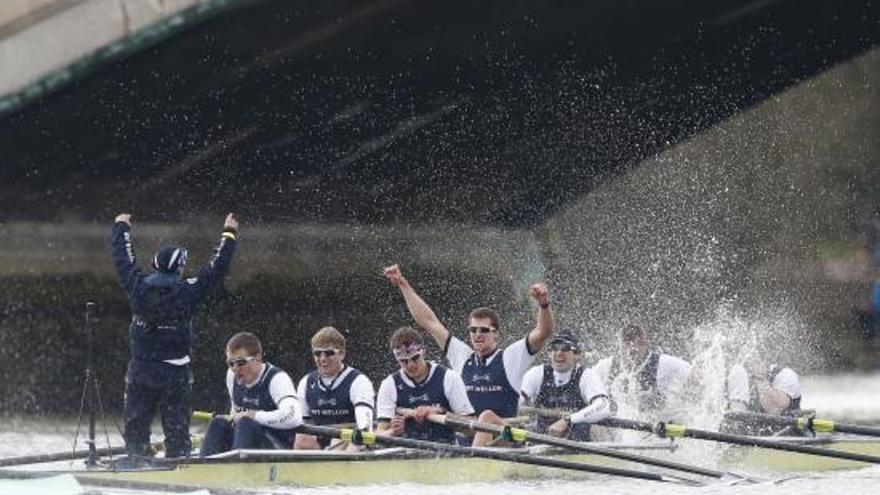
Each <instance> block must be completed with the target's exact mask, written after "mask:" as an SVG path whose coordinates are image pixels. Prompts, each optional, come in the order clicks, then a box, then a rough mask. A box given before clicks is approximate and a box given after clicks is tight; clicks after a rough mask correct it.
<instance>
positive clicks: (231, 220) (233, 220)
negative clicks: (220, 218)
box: [223, 213, 238, 230]
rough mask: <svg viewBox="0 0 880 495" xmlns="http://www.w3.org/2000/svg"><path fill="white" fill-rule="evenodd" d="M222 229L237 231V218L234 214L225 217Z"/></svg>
mask: <svg viewBox="0 0 880 495" xmlns="http://www.w3.org/2000/svg"><path fill="white" fill-rule="evenodd" d="M223 228H230V229H235V230H238V217H236V216H235V213H230V214H228V215H226V220H225V221H224V222H223Z"/></svg>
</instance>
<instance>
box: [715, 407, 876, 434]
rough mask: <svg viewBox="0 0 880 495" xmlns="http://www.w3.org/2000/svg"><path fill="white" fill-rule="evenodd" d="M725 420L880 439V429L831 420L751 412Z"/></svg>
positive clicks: (731, 416)
mask: <svg viewBox="0 0 880 495" xmlns="http://www.w3.org/2000/svg"><path fill="white" fill-rule="evenodd" d="M724 417H725V419H729V420H733V421H741V422H743V423H751V422H763V423H765V424H771V425H778V426H788V427H791V428H797V429H799V430H801V431H809V432H815V433H833V432H836V433H852V434H855V435H867V436H872V437H880V428H875V427H871V426H861V425H850V424H845V423H837V422H836V421H831V420H829V419H815V418H811V417H806V418H792V417H788V416H771V415H769V414H758V413H751V412H729V413H727V414H725V415H724Z"/></svg>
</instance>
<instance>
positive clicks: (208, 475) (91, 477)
mask: <svg viewBox="0 0 880 495" xmlns="http://www.w3.org/2000/svg"><path fill="white" fill-rule="evenodd" d="M792 440H793V441H794V440H795V439H792ZM797 441H799V442H800V443H806V444H810V445H816V446H821V447H823V448H828V449H833V450H841V451H847V452H858V453H863V454H871V455H878V456H880V441H874V440H869V441H865V440H860V439H847V440H845V441H830V440H828V439H819V440H808V439H799V440H797ZM663 445H668V444H661V445H653V446H646V447H642V448H632V449H625V450H629V451H632V452H637V453H640V454H642V455H650V456H656V457H662V458H665V459H669V460H677V461H681V459H680V458H678V459H677V455H676V453H675V452H672V451H670V449H668V448H663ZM618 447H619V446H618ZM554 455H555V456H556V457H558V458H562V459H566V460H572V461H577V462H583V463H590V464H596V465H603V466H614V467H626V468H630V469H640V470H651V471H658V472H661V471H662V472H668V471H664V470H657V469H652V468H650V467H646V466H644V465H639V464H635V463H632V462H626V461H621V460H617V459H611V458H608V457H602V456H597V455H592V454H558V453H557V454H554ZM267 456H271V457H273V459H272V460H265V458H266V457H267ZM196 462H198V461H196ZM719 464H720V465H721V467H722V468H723V469H729V470H732V471H735V472H738V473H755V474H757V473H773V472H795V471H827V470H843V469H859V468H862V467H865V466H867V464H865V463H861V462H855V461H847V460H839V459H833V458H825V457H819V456H814V455H805V454H798V453H792V452H785V451H778V450H768V449H760V448H754V447H739V446H736V447H730V448H728V449H726V450H725V451H724V453H723V455H722V459H721V460H720V463H719ZM705 467H717V466H705ZM74 474H75V475H76V477H77V478H78V479H79V480H80V481H81V482H84V483H87V484H89V483H92V484H109V485H115V486H138V487H150V486H154V487H162V486H175V487H199V488H209V489H210V488H215V489H226V488H244V489H254V488H270V487H278V486H285V487H291V486H293V487H319V486H346V485H349V486H350V485H368V484H369V485H376V484H397V483H416V484H434V485H436V484H442V485H449V484H456V483H475V482H484V483H491V482H497V481H515V480H532V479H542V478H544V479H560V478H563V479H582V478H584V477H591V476H593V477H594V476H596V475H595V474H590V473H583V472H575V471H569V470H564V469H558V468H547V467H537V466H529V465H522V464H516V463H511V462H505V461H497V460H491V459H483V458H472V457H433V456H429V455H425V454H424V453H417V452H413V451H407V450H405V449H383V450H379V451H376V452H373V453H366V454H345V453H329V452H320V453H314V452H306V451H287V452H283V453H281V452H279V451H245V452H240V453H237V454H236V457H230V458H226V459H223V460H220V461H219V462H218V463H205V464H200V463H193V464H186V463H182V464H178V465H169V466H167V467H163V468H151V469H146V470H130V471H110V470H90V471H78V472H74ZM697 478H698V477H697Z"/></svg>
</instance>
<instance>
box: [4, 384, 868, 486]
mask: <svg viewBox="0 0 880 495" xmlns="http://www.w3.org/2000/svg"><path fill="white" fill-rule="evenodd" d="M803 390H804V404H803V406H804V407H805V408H815V409H817V410H818V412H819V416H820V417H823V418H828V419H835V420H838V421H843V420H845V421H849V422H858V423H871V424H878V423H880V374H878V375H837V376H826V377H808V378H805V379H804V381H803ZM108 423H109V424H108V426H107V428H106V432H105V428H104V427H103V426H99V428H98V436H99V438H100V444H101V445H105V444H106V439H107V438H109V439H110V442H111V444H114V445H119V444H120V443H121V439H120V436H119V434H118V432H116V431H115V428H116V427H115V425H113V424H112V421H108ZM76 432H77V427H76V420H75V419H73V420H71V419H67V418H65V419H54V420H53V419H46V418H40V419H36V418H6V420H5V421H3V422H2V425H0V457H10V456H18V455H26V454H35V453H44V452H58V451H65V450H70V449H71V448H72V447H73V440H74V437H75V435H76ZM84 434H85V425H83V426H82V427H81V428H80V431H79V436H80V439H82V438H83V436H84ZM80 448H81V447H80ZM715 450H716V449H715V448H714V447H713V446H712V445H711V444H707V443H705V442H692V443H690V444H686V445H683V446H682V448H680V449H679V451H678V452H676V457H675V459H676V460H678V461H681V462H693V463H695V464H699V465H702V466H705V467H713V466H712V462H711V459H712V458H713V455H714V452H715ZM792 455H797V454H792ZM72 462H78V463H81V462H82V461H72ZM714 467H717V466H714ZM721 469H724V468H723V467H721ZM739 474H747V475H750V476H753V477H756V478H758V479H760V481H759V482H757V483H752V484H732V483H731V482H723V481H721V482H717V483H715V484H712V485H709V486H704V487H693V488H692V487H685V486H681V485H672V484H663V483H656V482H648V481H634V480H627V479H616V478H607V477H596V478H594V479H588V480H577V481H572V480H565V479H558V480H542V481H531V482H523V481H510V482H504V483H492V484H482V483H472V484H456V485H452V486H431V485H412V484H398V485H394V486H393V487H389V486H378V485H377V486H358V487H329V488H295V489H294V488H282V489H276V490H274V491H272V492H271V493H282V494H288V493H289V494H292V493H296V494H298V495H341V494H347V493H357V494H358V495H374V494H375V495H385V494H387V493H389V492H390V491H392V490H393V491H394V492H395V493H419V494H420V495H441V494H442V495H450V494H455V495H501V494H507V493H517V494H523V495H531V494H534V495H546V494H547V493H550V492H560V493H564V492H573V491H577V492H579V493H586V492H589V491H595V492H599V493H603V494H612V495H613V494H648V493H651V494H673V493H693V494H695V495H697V494H699V495H703V494H725V495H741V494H743V495H744V494H758V493H760V494H768V495H784V494H791V495H820V494H821V495H825V494H828V493H834V494H835V495H840V494H849V493H853V494H870V493H880V466H871V467H866V468H863V469H857V470H850V471H836V472H815V473H760V472H749V473H743V472H739ZM0 490H2V488H0ZM9 493H15V492H14V491H13V492H9ZM89 493H103V494H108V495H109V494H114V495H115V494H122V493H137V492H133V491H128V490H110V489H101V490H100V492H94V491H90V492H89ZM140 493H144V492H140ZM202 493H204V492H202ZM4 495H5V492H4Z"/></svg>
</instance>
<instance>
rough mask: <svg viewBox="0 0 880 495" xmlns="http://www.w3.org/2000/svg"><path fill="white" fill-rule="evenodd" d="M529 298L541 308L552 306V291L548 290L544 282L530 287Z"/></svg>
mask: <svg viewBox="0 0 880 495" xmlns="http://www.w3.org/2000/svg"><path fill="white" fill-rule="evenodd" d="M529 296H530V297H531V298H532V299H534V300H535V301H537V302H538V304H540V305H541V306H546V305H547V304H550V289H548V288H547V284H545V283H543V282H538V283H537V284H533V285H532V286H531V287H529Z"/></svg>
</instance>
